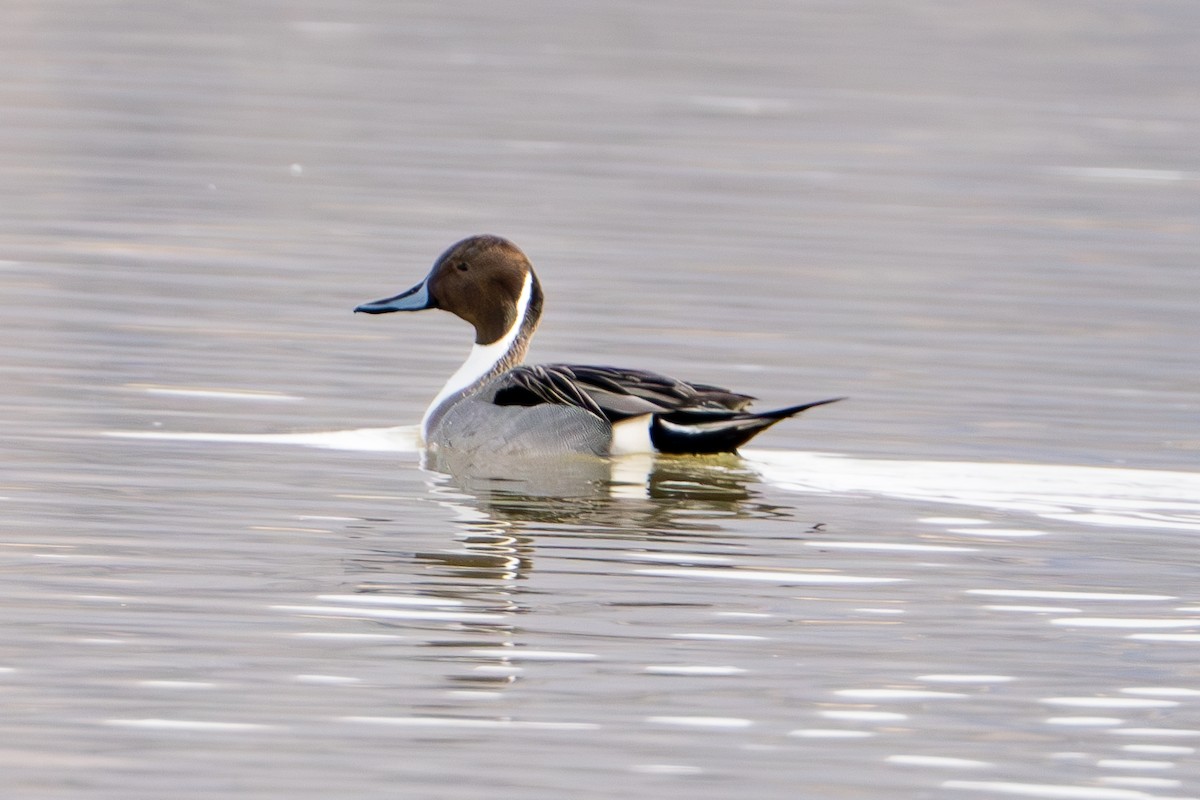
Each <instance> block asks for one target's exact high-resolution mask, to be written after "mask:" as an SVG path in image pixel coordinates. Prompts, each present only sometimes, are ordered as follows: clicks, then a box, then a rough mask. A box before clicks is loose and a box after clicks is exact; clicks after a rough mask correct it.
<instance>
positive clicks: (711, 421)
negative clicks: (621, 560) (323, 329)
mask: <svg viewBox="0 0 1200 800" xmlns="http://www.w3.org/2000/svg"><path fill="white" fill-rule="evenodd" d="M544 303H545V295H544V294H543V292H542V286H541V283H540V281H539V280H538V278H537V275H536V274H535V273H534V271H533V265H532V264H531V263H530V261H529V259H528V258H527V257H526V255H525V254H524V253H523V252H522V251H521V250H520V248H518V247H517V246H516V245H515V244H513V243H512V242H511V241H509V240H508V239H505V238H503V237H500V236H494V235H489V234H483V235H477V236H471V237H468V238H466V239H463V240H462V241H460V242H457V243H456V244H454V245H451V246H450V248H449V249H447V250H446V251H445V252H444V253H442V254H441V256H439V257H438V259H437V260H436V261H435V262H434V264H433V268H432V269H431V270H430V271H429V274H428V275H426V276H425V278H423V279H422V280H421V281H420V282H419V283H417V284H416V285H415V286H413V287H412V288H411V289H408V290H407V291H404V292H401V293H400V294H397V295H394V296H392V297H386V298H383V299H381V300H374V301H371V302H368V303H363V304H361V305H359V306H358V307H356V308H355V309H354V310H355V312H358V313H363V314H389V313H393V312H397V311H424V310H427V309H441V310H443V311H448V312H450V313H451V314H454V315H456V316H457V317H459V318H461V319H463V320H464V321H466V322H468V323H470V324H471V325H472V326H473V327H474V328H475V341H474V344H473V346H472V348H471V352H470V354H469V355H468V356H467V359H466V361H465V362H463V364H462V366H461V367H459V369H458V370H457V371H456V372H455V373H454V374H453V375H452V376H451V377H450V379H449V380H448V381H447V382H446V385H445V386H444V387H442V390H441V391H440V392H438V394H437V396H435V397H434V398H433V401H432V402H431V403H430V404H429V408H428V409H427V410H426V411H425V414H424V416H423V417H422V420H421V425H420V435H421V439H422V441H423V444H424V446H425V448H427V450H429V451H431V452H437V451H452V452H457V453H468V454H474V453H486V454H488V455H494V456H527V457H542V456H549V455H553V454H562V453H579V454H593V455H596V456H621V455H628V454H634V453H642V454H644V453H664V454H680V455H700V454H712V453H736V452H737V449H738V448H739V447H741V446H742V445H743V444H745V443H746V442H748V441H749V440H750V439H751V438H753V437H754V436H755V435H757V434H759V433H761V432H762V431H764V430H766V429H767V428H769V427H771V426H772V425H774V424H775V423H777V422H780V421H782V420H785V419H787V418H789V417H793V416H795V415H796V414H799V413H800V412H802V411H807V410H808V409H810V408H816V407H817V406H823V405H827V404H829V403H834V402H837V401H839V400H843V399H845V398H842V397H835V398H831V399H827V400H818V401H816V402H809V403H803V404H800V405H793V406H788V407H786V408H778V409H774V410H771V411H759V412H755V411H750V410H748V406H749V405H750V404H751V402H752V401H753V400H754V399H755V398H754V397H752V396H750V395H746V394H741V393H738V392H733V391H730V390H728V389H724V388H721V387H719V386H712V385H709V384H704V383H692V382H688V381H683V380H678V379H676V378H672V377H669V376H666V375H661V374H658V373H655V372H648V371H645V370H641V369H630V368H624V367H610V366H586V365H579V364H536V365H528V364H525V363H524V361H525V355H526V353H527V351H528V350H529V345H530V342H531V341H532V339H533V334H534V332H535V331H536V330H537V326H538V322H539V321H540V320H541V317H542V308H543V305H544Z"/></svg>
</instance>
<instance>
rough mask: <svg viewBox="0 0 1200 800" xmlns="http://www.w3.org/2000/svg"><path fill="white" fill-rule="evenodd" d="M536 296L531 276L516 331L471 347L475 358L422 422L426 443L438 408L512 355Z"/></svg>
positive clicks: (523, 289)
mask: <svg viewBox="0 0 1200 800" xmlns="http://www.w3.org/2000/svg"><path fill="white" fill-rule="evenodd" d="M532 293H533V274H532V273H527V274H526V275H525V285H524V286H522V287H521V296H520V298H518V300H517V315H516V318H515V321H514V322H513V324H512V327H511V328H509V329H508V331H507V332H506V333H505V334H504V335H503V336H501V337H500V338H499V339H497V340H496V341H494V342H492V343H491V344H476V345H473V346H472V347H471V354H470V355H468V356H467V360H466V361H464V362H463V364H462V366H461V367H459V368H458V370H457V371H456V372H455V373H454V374H453V375H451V376H450V380H448V381H446V385H445V386H443V387H442V390H441V391H440V392H438V395H437V397H435V398H433V402H432V403H430V404H429V408H427V409H425V416H424V417H423V418H422V419H421V438H422V439H423V440H424V441H426V442H428V441H429V420H430V418H431V417H432V416H433V412H434V411H436V410H437V408H438V406H440V405H441V404H442V403H443V402H445V400H446V398H448V397H450V396H451V395H453V394H455V393H457V392H461V391H462V390H463V389H466V388H467V387H468V386H470V385H471V384H473V383H475V382H476V381H478V380H479V379H480V378H482V377H483V376H484V375H487V374H488V373H489V372H491V370H492V368H493V367H495V366H496V364H497V363H498V362H499V361H500V360H501V359H502V358H504V357H505V356H506V355H508V351H509V350H511V349H512V346H513V342H515V341H516V340H517V335H518V334H519V333H520V332H521V323H522V322H524V321H525V312H526V311H527V310H528V308H529V298H530V295H531V294H532Z"/></svg>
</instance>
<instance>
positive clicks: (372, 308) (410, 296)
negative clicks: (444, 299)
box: [354, 281, 434, 314]
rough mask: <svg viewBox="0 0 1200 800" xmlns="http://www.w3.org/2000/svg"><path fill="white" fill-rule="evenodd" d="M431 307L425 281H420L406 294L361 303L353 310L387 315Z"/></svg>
mask: <svg viewBox="0 0 1200 800" xmlns="http://www.w3.org/2000/svg"><path fill="white" fill-rule="evenodd" d="M433 307H434V303H433V299H432V298H431V297H430V296H429V287H428V286H427V284H426V281H421V282H420V283H418V284H417V285H416V286H414V287H413V288H411V289H409V290H408V291H407V292H401V293H400V294H398V295H396V296H395V297H387V298H384V299H383V300H374V301H372V302H370V303H363V304H362V305H361V306H359V307H358V308H356V309H354V310H355V311H361V312H363V313H364V314H388V313H390V312H392V311H423V310H424V309H426V308H433Z"/></svg>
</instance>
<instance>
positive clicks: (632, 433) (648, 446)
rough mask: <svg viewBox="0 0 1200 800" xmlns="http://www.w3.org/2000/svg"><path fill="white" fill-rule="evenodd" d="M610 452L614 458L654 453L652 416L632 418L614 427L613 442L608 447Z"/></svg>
mask: <svg viewBox="0 0 1200 800" xmlns="http://www.w3.org/2000/svg"><path fill="white" fill-rule="evenodd" d="M608 452H609V454H610V455H614V456H627V455H633V454H634V453H653V452H654V444H653V443H652V442H651V441H650V415H649V414H643V415H642V416H640V417H630V418H629V419H624V420H621V421H620V422H618V423H616V424H615V425H613V432H612V442H611V443H610V444H609V446H608Z"/></svg>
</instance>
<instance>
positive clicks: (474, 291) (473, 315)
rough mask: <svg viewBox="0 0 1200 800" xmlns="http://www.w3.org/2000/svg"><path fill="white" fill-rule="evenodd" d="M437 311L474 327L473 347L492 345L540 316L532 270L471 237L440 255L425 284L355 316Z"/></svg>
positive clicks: (497, 242) (513, 249)
mask: <svg viewBox="0 0 1200 800" xmlns="http://www.w3.org/2000/svg"><path fill="white" fill-rule="evenodd" d="M427 308H440V309H442V310H443V311H449V312H450V313H452V314H455V315H457V316H459V317H461V318H462V319H465V320H466V321H467V322H469V323H471V324H472V325H474V326H475V343H476V344H485V345H486V344H492V343H493V342H497V341H500V340H501V339H503V338H505V336H506V335H507V334H509V333H515V328H516V327H517V326H519V325H521V324H522V323H523V322H524V321H525V320H526V319H530V315H531V313H532V321H533V322H534V323H536V321H537V316H538V315H539V314H540V313H541V289H540V287H539V286H538V281H537V277H536V276H535V275H534V274H533V266H532V265H531V264H530V263H529V259H528V258H526V257H525V254H524V253H522V252H521V250H520V249H519V248H518V247H517V246H516V245H515V244H513V243H512V242H510V241H508V240H507V239H504V238H501V237H499V236H490V235H482V236H472V237H470V238H467V239H463V240H462V241H461V242H459V243H458V244H455V245H453V246H451V247H450V249H449V250H447V251H446V252H444V253H442V255H441V256H440V257H438V260H437V261H436V262H435V263H434V265H433V269H432V270H430V272H429V274H428V275H426V276H425V279H424V280H422V281H421V282H420V283H418V284H417V285H416V286H414V287H412V288H411V289H409V290H408V291H406V292H401V293H400V294H398V295H396V296H395V297H388V298H385V299H383V300H375V301H374V302H371V303H363V304H362V305H360V306H359V307H358V308H356V309H354V310H355V311H362V312H363V313H366V314H387V313H389V312H391V311H423V310H425V309H427Z"/></svg>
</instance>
